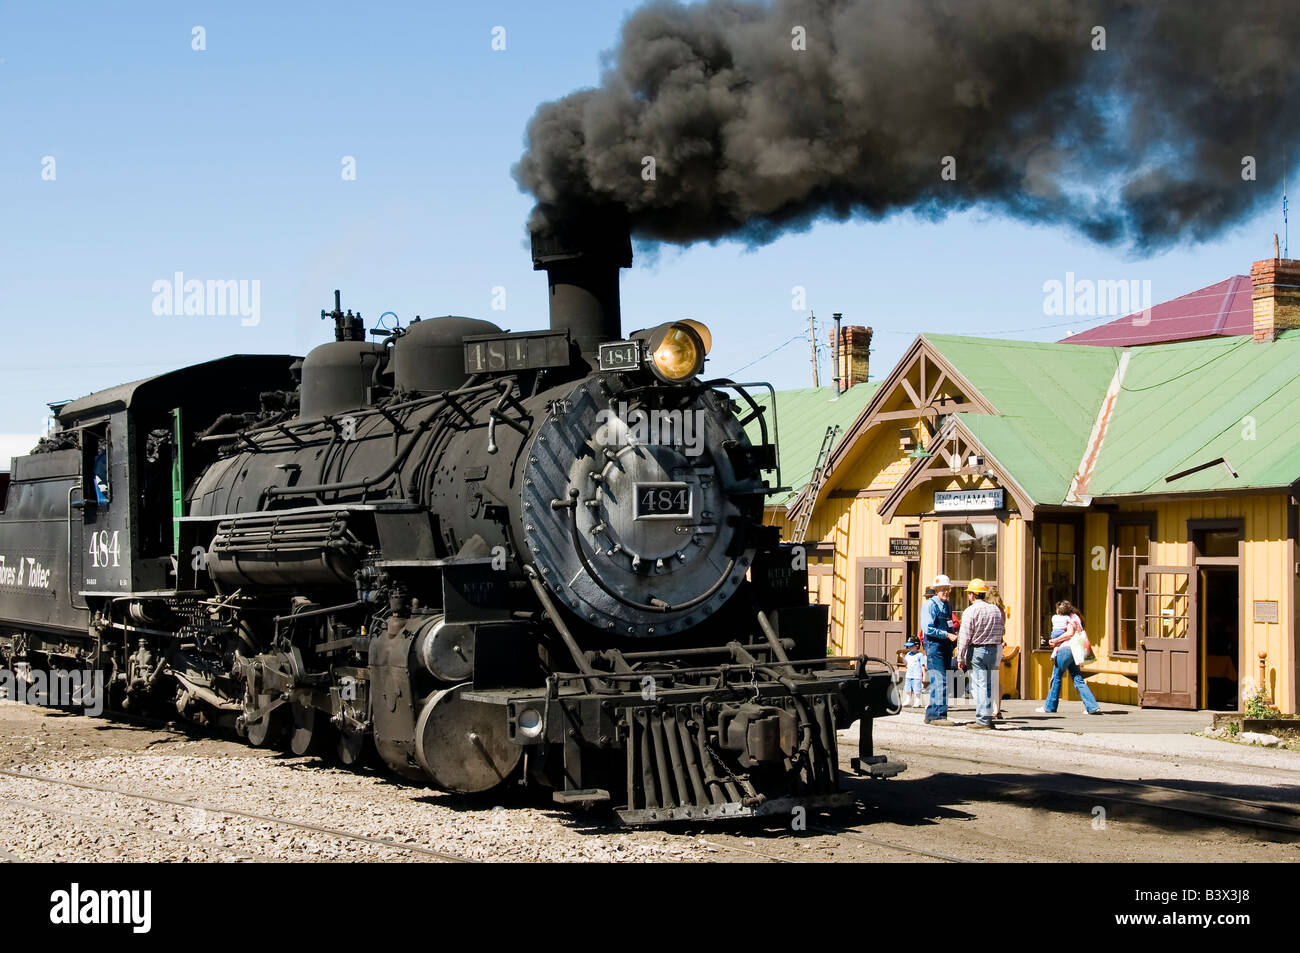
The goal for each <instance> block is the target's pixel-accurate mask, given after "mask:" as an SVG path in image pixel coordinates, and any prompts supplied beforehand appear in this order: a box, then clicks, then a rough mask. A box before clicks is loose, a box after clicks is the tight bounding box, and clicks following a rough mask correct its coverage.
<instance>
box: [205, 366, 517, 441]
mask: <svg viewBox="0 0 1300 953" xmlns="http://www.w3.org/2000/svg"><path fill="white" fill-rule="evenodd" d="M495 389H497V383H496V381H489V382H488V383H486V384H475V385H472V386H469V387H460V388H457V389H455V390H445V391H439V392H438V393H436V394H428V395H426V396H424V397H416V398H414V399H412V400H405V401H402V402H401V403H398V404H386V405H384V406H383V407H380V406H378V405H376V406H373V407H358V408H357V409H356V410H351V411H348V416H351V417H365V416H369V415H371V414H380V415H381V416H386V414H385V413H384V412H385V411H388V412H389V413H391V412H393V411H395V410H407V409H409V408H412V407H420V406H423V405H424V404H429V403H433V402H435V401H445V400H447V399H448V398H451V397H468V396H470V395H472V394H479V393H482V392H483V391H486V390H495ZM331 419H332V415H330V414H324V415H322V416H320V417H309V418H307V419H306V420H301V419H300V420H297V421H292V422H285V421H280V422H277V423H274V424H267V425H266V426H264V427H255V428H252V429H249V430H238V431H232V432H227V433H218V434H209V435H208V436H206V437H196V438H195V440H196V442H199V443H218V442H226V441H231V440H238V439H239V437H240V435H241V434H244V435H247V436H250V437H251V436H256V435H259V434H264V433H274V432H281V433H283V432H284V431H285V430H286V429H287V430H291V431H292V430H305V429H308V428H310V427H320V426H322V425H328V424H329V421H330V420H331ZM285 436H289V434H287V433H286V434H285Z"/></svg>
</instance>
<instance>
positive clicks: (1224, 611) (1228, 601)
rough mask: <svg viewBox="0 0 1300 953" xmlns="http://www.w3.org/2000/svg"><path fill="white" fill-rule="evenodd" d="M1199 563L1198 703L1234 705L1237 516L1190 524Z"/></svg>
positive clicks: (1238, 670)
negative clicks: (1199, 654)
mask: <svg viewBox="0 0 1300 953" xmlns="http://www.w3.org/2000/svg"><path fill="white" fill-rule="evenodd" d="M1188 530H1189V534H1188V535H1189V536H1190V539H1191V544H1192V547H1191V550H1192V552H1191V556H1192V561H1193V563H1194V564H1195V566H1196V569H1197V574H1198V578H1197V586H1196V590H1197V593H1198V598H1197V602H1198V605H1197V623H1198V627H1199V629H1200V633H1201V646H1200V651H1201V658H1200V663H1201V665H1200V669H1201V680H1200V681H1201V684H1200V689H1201V692H1200V703H1201V705H1202V706H1203V707H1205V708H1208V709H1211V710H1213V711H1238V710H1239V708H1240V704H1241V702H1242V699H1241V698H1240V697H1239V695H1240V685H1241V674H1242V658H1241V637H1242V628H1241V627H1242V619H1243V618H1244V609H1245V606H1244V604H1243V601H1242V594H1241V583H1242V577H1241V571H1242V570H1241V565H1242V539H1243V536H1244V530H1245V526H1244V523H1243V521H1242V520H1241V519H1239V518H1237V519H1223V520H1192V521H1190V522H1189V524H1188Z"/></svg>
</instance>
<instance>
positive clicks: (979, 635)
mask: <svg viewBox="0 0 1300 953" xmlns="http://www.w3.org/2000/svg"><path fill="white" fill-rule="evenodd" d="M988 594H989V587H988V584H987V583H985V582H984V580H983V579H972V580H971V581H970V582H968V583H967V584H966V601H967V602H969V603H970V607H969V608H968V609H967V610H966V611H965V612H963V613H962V614H961V637H960V638H959V639H958V640H957V668H958V669H960V670H961V671H963V672H964V671H966V670H967V669H969V670H970V672H971V680H972V681H973V682H974V683H975V684H974V686H973V687H974V693H975V720H974V721H973V722H971V724H970V727H971V728H992V727H993V685H994V684H995V683H994V680H993V675H994V674H995V673H996V672H997V670H998V665H1000V664H1001V662H1002V634H1003V627H1004V625H1005V623H1006V616H1005V615H1003V613H1002V610H1001V609H999V608H998V607H997V606H995V605H993V604H992V603H990V602H988V601H987V597H988ZM968 648H969V649H970V650H971V652H970V661H969V662H967V660H966V650H967V649H968Z"/></svg>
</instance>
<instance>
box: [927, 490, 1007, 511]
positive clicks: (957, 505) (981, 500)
mask: <svg viewBox="0 0 1300 953" xmlns="http://www.w3.org/2000/svg"><path fill="white" fill-rule="evenodd" d="M1004 493H1005V491H1004V490H951V491H940V492H937V493H935V494H934V511H935V512H936V513H968V512H970V511H971V510H1000V509H1002V506H1003V495H1004Z"/></svg>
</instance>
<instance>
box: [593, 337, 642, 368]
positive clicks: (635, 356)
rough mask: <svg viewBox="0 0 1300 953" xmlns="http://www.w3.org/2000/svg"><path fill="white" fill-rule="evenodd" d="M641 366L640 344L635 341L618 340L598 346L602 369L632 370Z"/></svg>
mask: <svg viewBox="0 0 1300 953" xmlns="http://www.w3.org/2000/svg"><path fill="white" fill-rule="evenodd" d="M640 366H641V345H640V343H639V342H637V341H618V342H616V343H613V344H602V345H601V346H600V369H601V370H602V371H634V370H636V369H637V368H638V367H640Z"/></svg>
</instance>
